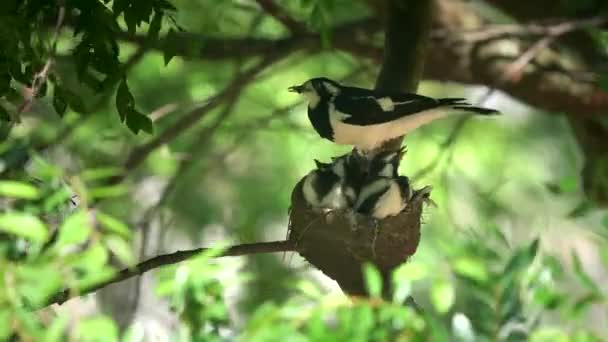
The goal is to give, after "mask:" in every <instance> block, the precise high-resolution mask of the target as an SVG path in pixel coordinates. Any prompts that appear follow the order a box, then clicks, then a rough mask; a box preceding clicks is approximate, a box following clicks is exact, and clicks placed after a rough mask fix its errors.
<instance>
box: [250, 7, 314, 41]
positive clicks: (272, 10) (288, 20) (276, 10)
mask: <svg viewBox="0 0 608 342" xmlns="http://www.w3.org/2000/svg"><path fill="white" fill-rule="evenodd" d="M256 2H257V3H258V5H259V6H260V7H261V8H262V9H263V10H264V11H265V12H266V13H268V14H269V15H271V16H273V17H274V18H275V19H276V20H278V21H279V22H280V23H281V24H283V26H285V27H286V28H287V29H288V30H289V31H291V33H302V32H305V31H306V28H305V27H304V26H303V25H302V24H301V23H299V22H297V21H296V20H294V19H293V18H292V17H291V16H290V15H289V14H288V13H287V12H286V11H285V9H283V8H282V7H281V6H279V5H277V4H276V3H275V2H274V1H273V0H256Z"/></svg>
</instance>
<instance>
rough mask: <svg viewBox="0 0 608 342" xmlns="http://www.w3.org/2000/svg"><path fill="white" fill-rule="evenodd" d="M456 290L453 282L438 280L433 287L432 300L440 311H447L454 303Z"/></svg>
mask: <svg viewBox="0 0 608 342" xmlns="http://www.w3.org/2000/svg"><path fill="white" fill-rule="evenodd" d="M455 296H456V294H455V291H454V286H453V285H452V283H450V282H449V281H446V280H436V281H435V282H433V286H432V287H431V302H432V303H433V306H434V307H435V309H436V310H437V312H439V313H446V312H448V311H449V310H450V308H451V307H452V305H454V299H455Z"/></svg>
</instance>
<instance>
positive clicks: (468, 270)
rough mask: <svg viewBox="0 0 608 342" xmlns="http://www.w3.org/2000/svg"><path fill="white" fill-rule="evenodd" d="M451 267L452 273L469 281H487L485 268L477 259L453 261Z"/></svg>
mask: <svg viewBox="0 0 608 342" xmlns="http://www.w3.org/2000/svg"><path fill="white" fill-rule="evenodd" d="M452 267H453V268H454V272H456V273H458V274H460V275H461V276H464V277H467V278H469V279H473V280H475V281H478V282H485V281H486V280H487V279H488V271H487V270H486V266H485V264H484V263H483V262H482V261H481V260H479V259H474V258H469V257H460V258H458V259H456V260H455V261H454V263H453V266H452Z"/></svg>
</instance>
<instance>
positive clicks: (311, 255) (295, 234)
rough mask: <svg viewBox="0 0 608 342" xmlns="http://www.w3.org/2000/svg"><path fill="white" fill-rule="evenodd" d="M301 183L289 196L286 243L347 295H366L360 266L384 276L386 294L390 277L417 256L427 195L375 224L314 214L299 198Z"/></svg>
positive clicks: (341, 213) (338, 214)
mask: <svg viewBox="0 0 608 342" xmlns="http://www.w3.org/2000/svg"><path fill="white" fill-rule="evenodd" d="M301 188H302V180H300V182H299V183H298V184H297V185H296V186H295V188H294V190H293V192H292V195H291V203H292V206H291V211H290V225H289V240H291V241H294V242H295V245H296V250H297V251H298V253H299V254H300V255H301V256H303V257H304V258H305V259H306V260H307V261H308V262H310V263H311V264H313V265H314V266H315V267H316V268H318V269H319V270H321V271H322V272H323V273H325V274H326V275H327V276H329V277H330V278H332V279H334V280H335V281H337V282H338V284H339V285H340V287H341V289H342V290H343V291H344V292H345V293H347V294H350V295H365V294H366V290H365V285H364V280H363V276H362V265H363V264H364V263H365V262H370V263H372V264H374V265H375V266H376V267H377V268H378V270H379V271H380V272H381V273H382V275H383V278H384V280H385V281H384V284H385V289H384V291H385V293H387V292H386V291H390V288H389V287H390V281H388V280H389V279H390V274H391V272H392V270H394V269H395V268H396V267H397V266H398V265H400V264H402V263H404V262H406V261H407V260H408V258H409V257H410V256H411V255H413V254H414V253H415V252H416V249H417V248H418V243H419V242H420V223H421V216H422V209H423V206H424V204H425V202H426V201H428V198H429V194H428V192H424V193H423V192H421V191H415V192H414V195H413V197H412V199H411V200H410V202H409V203H408V205H407V207H406V208H405V210H404V211H402V212H401V213H400V214H398V215H396V216H392V217H387V218H385V219H383V220H380V221H375V222H374V220H372V219H370V218H368V217H365V216H363V215H360V214H355V213H353V212H352V210H332V211H326V212H323V211H318V210H315V209H312V208H310V207H309V206H308V205H307V203H306V201H305V200H304V197H303V195H302V189H301Z"/></svg>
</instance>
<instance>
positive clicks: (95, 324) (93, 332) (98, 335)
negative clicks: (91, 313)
mask: <svg viewBox="0 0 608 342" xmlns="http://www.w3.org/2000/svg"><path fill="white" fill-rule="evenodd" d="M76 340H78V341H108V342H112V341H118V327H116V324H115V323H114V321H113V320H111V319H110V318H108V317H106V316H98V317H94V318H89V319H86V320H83V321H81V322H80V323H79V324H78V325H77V326H76Z"/></svg>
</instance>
